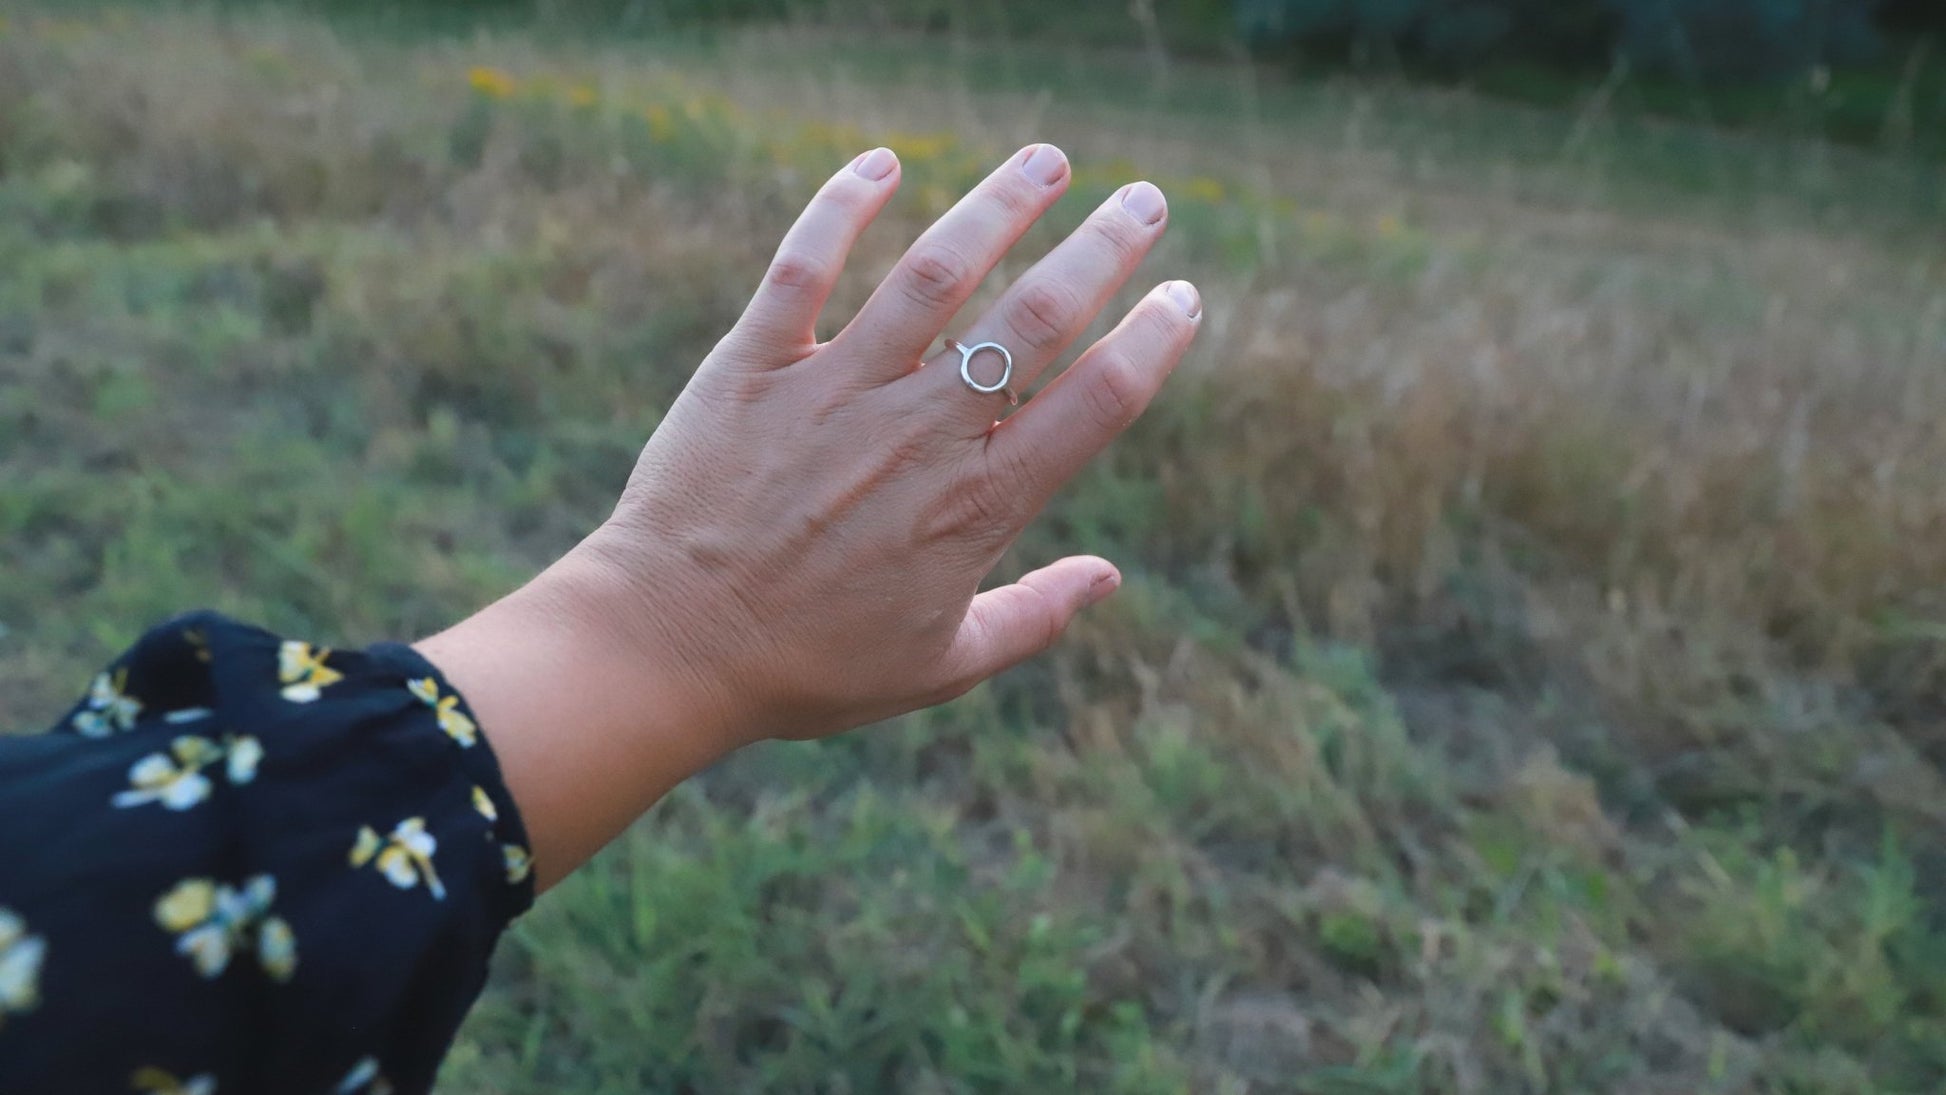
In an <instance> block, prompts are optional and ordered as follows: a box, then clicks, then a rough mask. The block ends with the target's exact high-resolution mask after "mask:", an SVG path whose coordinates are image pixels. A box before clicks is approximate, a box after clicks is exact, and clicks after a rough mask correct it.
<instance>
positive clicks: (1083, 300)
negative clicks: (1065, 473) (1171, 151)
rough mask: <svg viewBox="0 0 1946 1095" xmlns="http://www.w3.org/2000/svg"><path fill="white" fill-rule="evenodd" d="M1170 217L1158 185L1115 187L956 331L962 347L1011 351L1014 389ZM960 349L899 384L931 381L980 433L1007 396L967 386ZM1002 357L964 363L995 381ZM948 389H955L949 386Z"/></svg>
mask: <svg viewBox="0 0 1946 1095" xmlns="http://www.w3.org/2000/svg"><path fill="white" fill-rule="evenodd" d="M1168 219H1169V207H1168V203H1167V202H1166V201H1165V200H1164V198H1163V196H1162V191H1160V190H1158V189H1156V188H1155V187H1154V186H1153V185H1151V184H1149V183H1146V182H1136V183H1130V184H1129V185H1127V186H1125V187H1123V188H1122V189H1120V190H1118V191H1116V192H1115V193H1114V194H1113V195H1111V196H1110V197H1109V199H1108V200H1107V201H1105V202H1103V203H1102V204H1101V207H1100V208H1099V209H1096V210H1095V211H1094V213H1093V214H1091V215H1090V216H1089V217H1088V219H1087V221H1085V222H1084V223H1083V224H1082V225H1081V227H1079V228H1077V229H1075V230H1074V233H1073V234H1072V235H1070V236H1069V237H1068V238H1067V239H1065V240H1063V241H1061V243H1060V245H1059V246H1057V247H1055V248H1054V250H1052V251H1050V252H1048V253H1047V255H1046V256H1045V257H1044V258H1042V259H1041V260H1040V261H1039V262H1037V263H1035V264H1034V265H1033V267H1032V268H1031V269H1029V270H1028V271H1027V273H1025V274H1023V275H1022V276H1021V278H1020V280H1019V281H1016V282H1015V283H1014V284H1013V286H1012V287H1011V288H1009V289H1008V290H1007V291H1006V293H1005V294H1003V295H1002V296H1001V298H1000V299H999V300H998V301H996V302H995V303H994V304H993V306H992V307H990V308H988V309H987V310H986V311H985V312H984V313H983V314H982V315H981V316H980V317H979V318H978V319H977V320H975V321H974V322H973V325H972V326H970V327H968V328H967V329H966V331H965V332H964V333H962V334H960V335H959V336H958V341H959V343H960V344H961V345H962V346H968V347H974V346H979V345H981V344H983V343H988V342H991V343H997V344H998V345H1000V346H1003V347H1005V348H1006V350H1007V354H1008V355H1010V357H1011V360H1012V364H1013V372H1012V375H1011V376H1010V377H1008V387H1011V388H1012V389H1013V390H1014V391H1016V392H1018V391H1020V390H1023V389H1025V388H1026V387H1027V386H1028V385H1030V384H1032V383H1033V382H1034V380H1035V378H1036V377H1038V376H1040V374H1041V373H1042V372H1043V371H1044V370H1046V368H1047V367H1048V366H1049V365H1050V364H1052V363H1053V362H1054V360H1055V359H1056V358H1058V357H1060V356H1061V352H1062V351H1063V350H1065V349H1067V347H1068V345H1069V344H1070V343H1072V342H1073V341H1074V340H1075V339H1076V338H1077V337H1079V336H1080V335H1081V333H1082V332H1083V331H1085V330H1087V328H1088V324H1089V323H1091V322H1093V321H1094V318H1095V315H1096V314H1097V313H1099V312H1100V311H1101V309H1102V307H1103V306H1104V305H1106V304H1107V303H1108V300H1109V298H1110V297H1112V296H1114V295H1115V291H1116V290H1117V289H1120V288H1121V287H1122V284H1123V283H1124V282H1126V281H1127V280H1128V279H1129V276H1130V275H1131V274H1133V273H1135V268H1136V267H1137V266H1140V265H1141V263H1142V259H1143V257H1144V256H1146V255H1147V254H1148V253H1149V249H1150V248H1151V247H1153V246H1154V245H1155V242H1156V240H1157V239H1159V238H1161V236H1162V230H1163V227H1164V226H1165V224H1166V223H1167V222H1168ZM961 363H962V357H961V351H959V350H957V349H954V348H952V347H948V348H947V349H946V350H945V351H944V352H942V353H940V354H938V355H937V356H935V357H933V358H932V359H931V360H930V361H928V362H927V365H929V366H931V367H930V368H925V369H920V370H919V371H918V372H916V373H914V374H913V375H912V376H910V377H908V378H906V379H905V380H904V381H902V383H907V384H928V385H932V386H933V387H934V388H935V389H939V390H937V391H935V392H934V393H933V395H934V396H935V397H936V398H938V399H944V400H950V405H952V406H954V407H956V408H959V409H962V410H963V413H962V414H961V417H963V418H964V419H965V421H966V423H967V429H968V431H969V433H970V434H974V435H977V434H980V433H984V432H985V431H986V430H987V428H988V427H990V426H991V425H992V424H993V419H994V416H995V415H996V414H998V413H999V411H1000V409H1001V408H1002V407H1005V406H1006V405H1007V401H1008V398H1009V397H1008V395H1006V394H1004V393H1002V392H1000V391H998V390H996V391H994V392H993V393H991V394H986V393H982V392H977V391H970V390H968V389H967V386H966V382H965V379H964V378H963V377H962V376H961V371H960V366H961ZM1004 367H1005V359H1003V358H1002V356H1001V355H999V354H995V353H992V352H990V351H982V352H980V353H979V354H978V355H976V356H975V357H974V358H972V359H971V361H970V363H969V369H968V372H969V373H970V374H971V376H972V379H973V380H974V382H976V383H978V384H980V385H982V386H983V387H984V386H990V385H993V384H994V383H995V382H996V381H997V380H999V379H1000V377H1001V375H1002V373H1003V369H1004ZM948 388H952V389H957V391H947V390H945V389H948Z"/></svg>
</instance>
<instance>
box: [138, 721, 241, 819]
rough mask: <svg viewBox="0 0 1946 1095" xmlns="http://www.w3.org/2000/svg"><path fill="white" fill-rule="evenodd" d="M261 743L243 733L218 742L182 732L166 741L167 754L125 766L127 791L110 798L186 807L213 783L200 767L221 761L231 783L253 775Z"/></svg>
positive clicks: (201, 795)
mask: <svg viewBox="0 0 1946 1095" xmlns="http://www.w3.org/2000/svg"><path fill="white" fill-rule="evenodd" d="M263 755H264V750H263V746H262V745H261V744H259V743H258V741H257V739H256V738H253V737H250V736H249V735H247V734H243V735H237V734H232V735H230V736H228V737H226V738H224V739H223V744H221V745H218V744H217V743H215V742H213V741H211V740H210V739H208V738H204V737H198V736H196V735H194V734H184V735H183V736H182V737H179V738H177V739H176V740H175V741H174V742H172V743H170V746H169V752H167V753H150V754H149V755H148V756H146V757H143V758H142V759H141V760H138V761H136V762H135V763H134V764H133V765H131V766H130V767H129V770H128V782H129V783H130V784H131V787H130V789H129V790H126V791H123V792H121V793H119V794H117V795H116V796H115V797H114V798H113V799H112V800H111V801H112V802H113V803H114V804H115V805H116V806H119V807H123V808H127V807H130V806H142V805H145V804H147V803H150V802H159V803H161V804H162V805H163V806H164V807H166V808H167V809H171V810H187V809H189V808H190V807H192V806H194V805H196V804H197V803H199V802H201V801H203V800H204V799H206V798H208V797H209V794H210V789H211V787H212V786H213V784H212V783H211V782H210V779H209V777H208V776H206V775H204V774H203V769H204V768H207V767H209V766H210V765H213V764H215V763H217V762H218V761H222V762H224V770H225V774H226V775H227V777H228V778H229V781H230V782H231V783H232V784H236V785H241V784H245V783H249V782H250V781H251V780H253V779H255V778H257V765H258V764H259V763H260V762H261V761H262V760H263Z"/></svg>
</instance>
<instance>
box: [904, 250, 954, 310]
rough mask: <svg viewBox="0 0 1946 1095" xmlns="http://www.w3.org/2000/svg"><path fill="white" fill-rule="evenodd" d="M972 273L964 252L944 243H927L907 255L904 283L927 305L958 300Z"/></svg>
mask: <svg viewBox="0 0 1946 1095" xmlns="http://www.w3.org/2000/svg"><path fill="white" fill-rule="evenodd" d="M971 277H972V269H971V267H970V266H969V265H968V263H967V261H966V258H965V256H963V255H961V254H960V253H959V252H957V251H955V250H953V249H952V248H950V247H947V246H945V245H943V244H936V243H935V244H927V245H923V246H921V247H920V248H918V249H916V250H914V251H913V252H912V254H910V255H908V256H906V260H905V277H904V278H903V279H901V284H902V285H903V286H904V287H905V292H906V293H907V294H908V295H909V296H910V297H911V298H912V299H913V300H914V301H915V302H917V303H919V304H921V305H923V306H925V307H928V308H939V307H945V306H948V305H951V304H954V303H956V302H957V301H958V300H959V297H960V295H961V289H962V287H963V286H965V285H966V284H967V282H968V281H969V280H970V279H971Z"/></svg>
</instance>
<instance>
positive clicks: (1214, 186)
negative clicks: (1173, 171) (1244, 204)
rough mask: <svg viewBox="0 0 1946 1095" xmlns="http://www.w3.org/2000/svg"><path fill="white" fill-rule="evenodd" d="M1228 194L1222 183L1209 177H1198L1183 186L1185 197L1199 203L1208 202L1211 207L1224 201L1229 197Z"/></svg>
mask: <svg viewBox="0 0 1946 1095" xmlns="http://www.w3.org/2000/svg"><path fill="white" fill-rule="evenodd" d="M1228 193H1229V192H1228V191H1227V190H1225V189H1224V187H1223V184H1222V182H1220V181H1218V180H1216V179H1212V178H1210V177H1209V176H1207V175H1198V176H1197V177H1196V178H1193V179H1190V180H1189V181H1188V182H1185V183H1183V184H1182V194H1183V197H1185V198H1192V199H1194V200H1196V201H1199V202H1208V203H1210V204H1211V205H1214V204H1216V203H1218V202H1220V201H1222V200H1223V199H1224V198H1225V197H1227V196H1228Z"/></svg>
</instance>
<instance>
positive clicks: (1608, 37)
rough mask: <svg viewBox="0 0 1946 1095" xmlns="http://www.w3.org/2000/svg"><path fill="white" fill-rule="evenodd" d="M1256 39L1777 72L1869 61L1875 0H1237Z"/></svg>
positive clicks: (1442, 55)
mask: <svg viewBox="0 0 1946 1095" xmlns="http://www.w3.org/2000/svg"><path fill="white" fill-rule="evenodd" d="M1236 5H1237V6H1236V15H1237V25H1238V29H1239V30H1240V32H1241V33H1242V34H1243V35H1244V36H1245V38H1246V39H1248V40H1249V41H1251V42H1253V43H1255V44H1258V45H1260V46H1280V45H1283V46H1295V47H1298V48H1302V49H1310V50H1314V51H1323V52H1327V53H1329V52H1336V51H1340V50H1348V51H1349V55H1351V56H1354V57H1357V56H1370V55H1373V54H1378V55H1381V56H1391V57H1396V58H1398V59H1399V60H1402V61H1405V62H1407V63H1414V64H1422V65H1430V66H1433V67H1435V68H1444V69H1461V68H1468V67H1475V66H1478V65H1480V64H1483V63H1494V62H1519V63H1523V64H1540V65H1544V66H1547V67H1550V68H1584V67H1587V66H1590V65H1600V64H1605V63H1607V62H1609V61H1611V60H1612V59H1614V58H1615V57H1617V56H1622V57H1626V58H1628V59H1629V60H1630V61H1631V62H1633V63H1635V64H1637V65H1639V66H1642V67H1645V68H1649V69H1655V70H1661V71H1668V72H1673V73H1677V74H1681V75H1688V76H1705V77H1719V76H1745V77H1747V76H1775V75H1783V74H1792V73H1799V72H1803V71H1805V70H1806V69H1809V68H1811V67H1812V66H1815V65H1824V64H1839V63H1845V62H1850V61H1857V60H1861V59H1864V58H1866V57H1868V56H1870V55H1871V54H1872V52H1873V51H1874V50H1875V49H1876V48H1877V46H1878V37H1877V31H1876V28H1875V27H1874V25H1873V17H1874V15H1875V13H1876V12H1877V10H1878V9H1879V8H1880V6H1881V0H1236Z"/></svg>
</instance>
